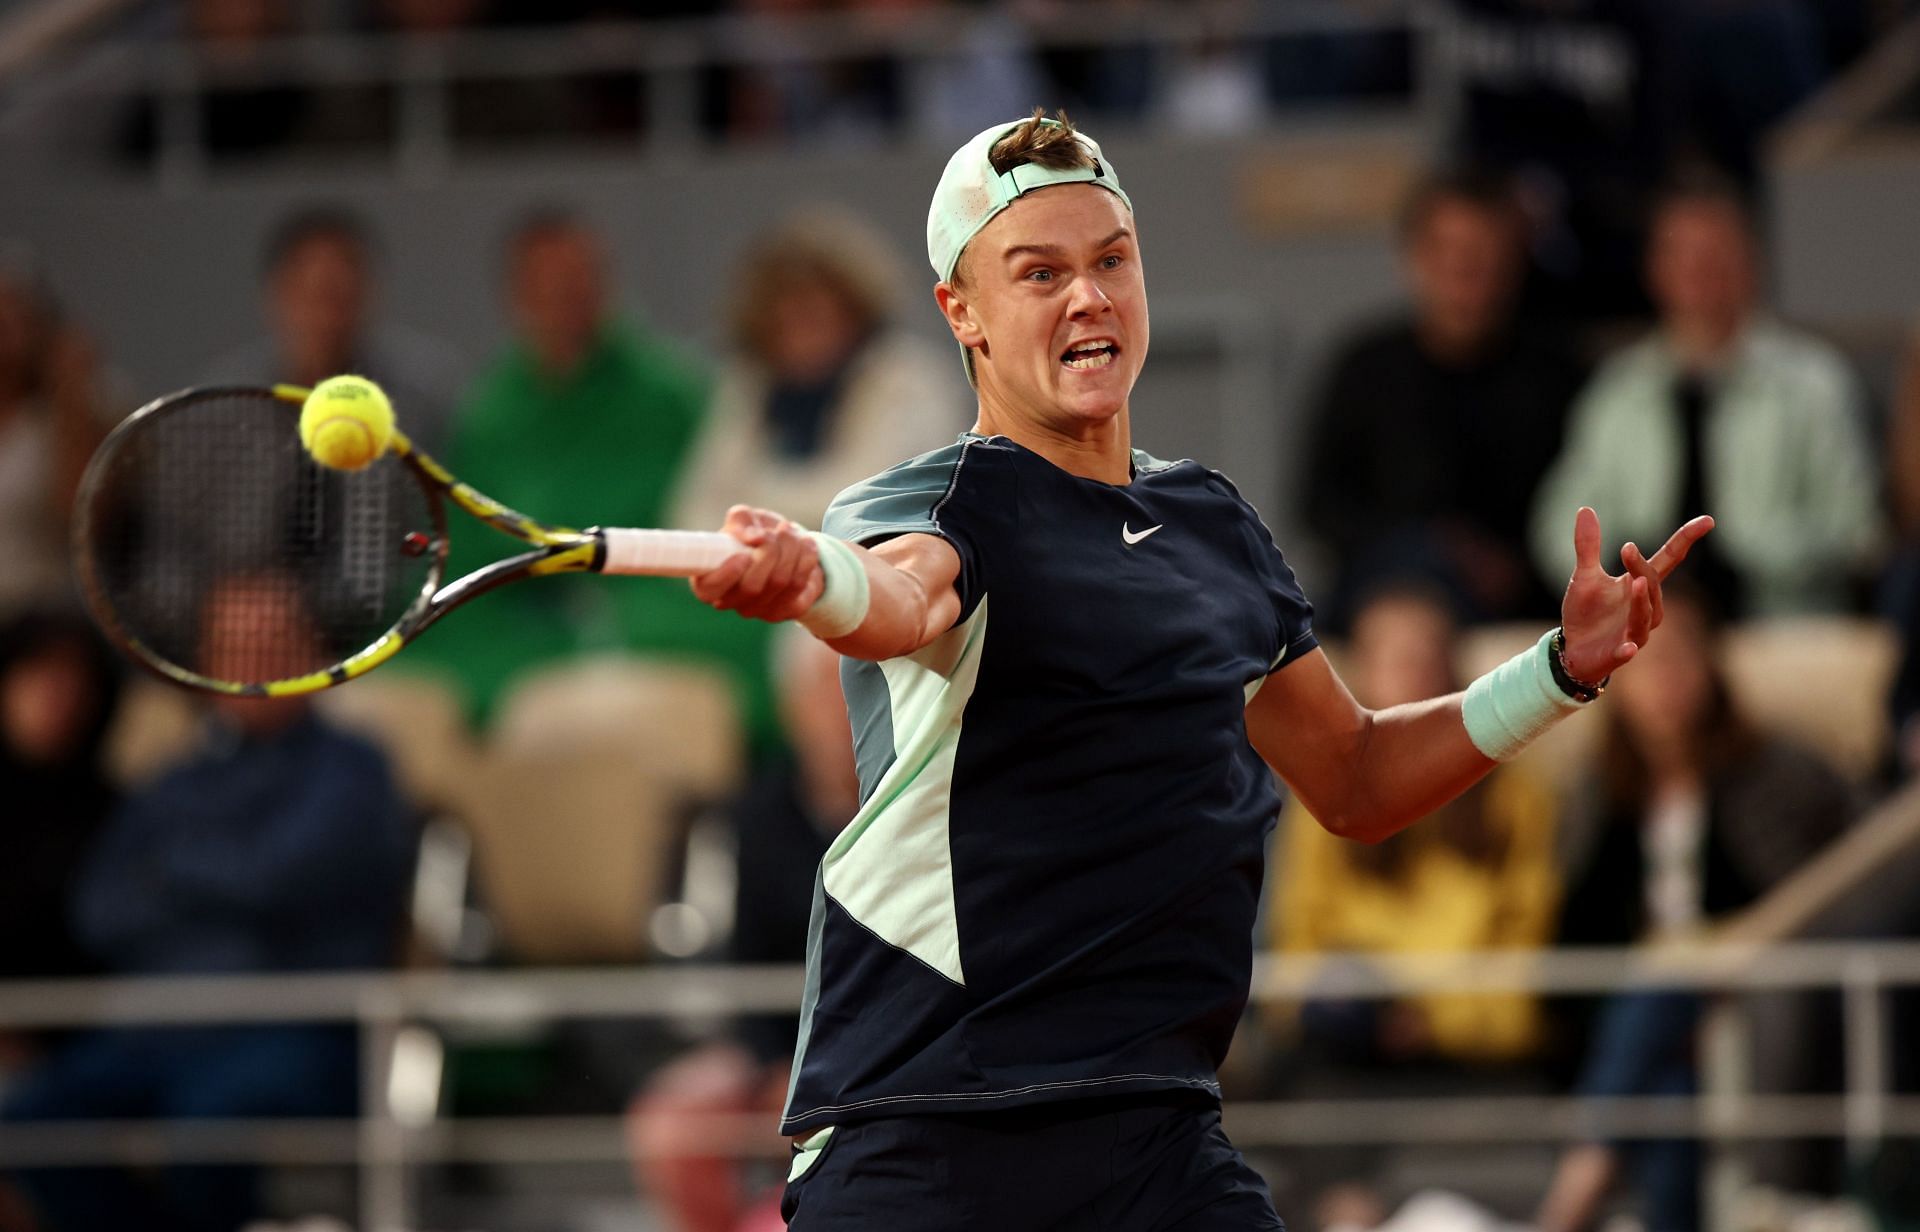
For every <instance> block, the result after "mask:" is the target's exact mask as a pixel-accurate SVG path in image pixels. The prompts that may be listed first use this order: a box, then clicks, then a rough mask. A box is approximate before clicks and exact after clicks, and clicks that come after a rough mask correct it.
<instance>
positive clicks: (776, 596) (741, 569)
mask: <svg viewBox="0 0 1920 1232" xmlns="http://www.w3.org/2000/svg"><path fill="white" fill-rule="evenodd" d="M720 529H721V531H722V532H723V533H725V534H728V535H732V536H733V537H734V538H735V539H737V540H739V541H740V542H741V543H743V544H745V545H746V546H747V547H749V548H752V549H753V550H752V551H751V552H746V553H743V554H741V555H739V556H735V557H733V558H732V559H730V560H728V561H727V562H726V563H724V564H722V565H720V566H719V567H717V568H714V569H710V570H708V571H707V572H706V573H703V574H701V575H700V576H698V577H696V578H693V579H692V585H693V593H694V596H695V597H696V598H698V599H699V600H700V601H701V602H702V603H706V604H709V605H711V606H713V607H716V608H719V609H721V610H722V611H730V612H738V613H740V614H741V615H742V616H750V617H752V618H753V619H755V620H769V621H780V620H793V619H795V618H796V617H798V616H800V615H802V614H804V613H805V612H806V610H807V609H808V608H810V607H812V606H813V603H814V600H816V599H818V598H819V597H820V592H821V591H822V590H824V589H825V587H826V577H825V575H824V574H823V573H822V572H821V570H820V549H819V547H818V546H817V545H816V544H815V543H814V541H813V539H812V537H811V536H809V535H808V534H807V533H806V531H804V530H802V529H801V528H800V527H799V526H797V525H795V524H794V523H792V522H789V521H787V520H786V519H785V518H783V517H781V516H780V515H779V514H777V513H774V512H772V511H771V510H767V509H753V508H750V507H748V506H746V505H735V506H734V507H733V508H731V509H729V510H727V520H726V521H725V522H724V523H723V524H722V525H721V527H720Z"/></svg>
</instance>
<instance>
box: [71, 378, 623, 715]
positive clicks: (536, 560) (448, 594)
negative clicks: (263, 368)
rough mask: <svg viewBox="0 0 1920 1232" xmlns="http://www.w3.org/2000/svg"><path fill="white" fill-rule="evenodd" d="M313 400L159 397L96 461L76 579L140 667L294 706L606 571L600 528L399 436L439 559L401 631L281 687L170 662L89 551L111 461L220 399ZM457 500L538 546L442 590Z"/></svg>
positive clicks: (247, 390)
mask: <svg viewBox="0 0 1920 1232" xmlns="http://www.w3.org/2000/svg"><path fill="white" fill-rule="evenodd" d="M307 393H308V390H307V389H306V388H304V387H302V386H299V385H271V386H249V385H205V386H192V387H189V388H186V389H181V390H177V391H175V392H173V393H170V394H166V395H164V396H162V397H159V398H155V399H154V400H153V401H151V402H149V403H147V404H146V405H145V406H142V407H141V408H140V409H138V410H136V411H134V412H133V413H132V414H131V415H129V416H127V418H126V419H124V420H123V421H121V422H120V423H119V424H118V425H117V426H115V427H114V429H113V431H111V432H109V433H108V434H107V437H106V439H105V440H104V441H103V442H102V443H101V445H100V448H99V449H98V450H97V451H96V452H95V453H94V456H93V457H92V459H90V460H89V461H88V463H87V469H86V471H85V473H84V474H83V476H82V477H81V481H80V488H79V493H78V495H77V496H76V498H75V502H74V520H73V562H74V573H75V575H76V576H77V577H78V579H79V581H80V591H81V595H82V596H83V597H84V599H85V601H86V604H87V607H88V609H89V611H91V612H92V614H93V617H94V620H95V622H96V623H98V624H99V626H100V628H101V630H102V631H103V632H105V633H106V635H107V636H108V638H109V639H110V640H112V641H113V642H114V643H115V644H116V645H118V646H120V647H121V648H122V649H123V650H124V651H125V652H126V653H127V654H128V655H129V657H131V658H132V659H133V660H134V662H136V663H138V664H139V665H140V666H141V667H143V668H146V669H147V670H149V671H151V672H153V673H155V674H156V675H158V676H160V677H161V678H163V679H165V680H170V681H172V682H173V683H175V684H179V685H184V686H186V687H187V688H191V689H197V690H200V691H202V692H207V693H218V694H223V695H226V696H230V697H293V696H299V695H301V694H306V693H316V692H318V691H320V690H321V689H328V688H332V687H334V686H336V685H341V684H345V683H346V682H347V681H349V680H353V679H355V678H356V677H359V676H364V675H365V674H366V673H368V672H370V671H372V670H373V669H374V668H376V667H379V666H380V665H381V664H382V663H385V662H386V661H387V660H389V659H391V658H393V656H394V655H396V654H398V653H399V651H400V649H401V648H402V647H403V646H405V645H406V644H407V643H409V642H410V641H412V640H413V639H414V638H415V637H418V636H419V635H420V633H421V632H423V631H424V630H426V629H427V628H428V627H430V626H431V625H432V624H433V623H434V622H435V621H437V620H439V619H440V618H441V617H442V616H444V615H446V614H447V613H448V612H450V611H452V610H453V609H454V608H456V607H458V606H460V605H461V604H462V603H465V602H467V601H468V600H470V599H474V598H477V597H478V596H480V595H483V594H485V593H487V592H488V591H490V590H493V589H495V588H497V587H500V586H503V585H505V584H506V583H508V582H513V581H518V580H519V579H521V578H525V577H540V576H543V575H546V574H554V573H597V572H599V571H600V570H601V569H602V568H603V567H604V566H605V564H606V558H607V546H606V536H605V533H604V532H603V531H602V530H601V529H600V528H599V527H588V528H587V529H585V530H573V529H570V528H568V527H563V526H552V525H548V524H547V523H544V522H541V521H538V520H537V519H534V518H530V517H528V516H527V515H526V514H524V513H521V512H519V511H518V510H516V509H510V508H508V507H507V506H505V505H503V504H501V503H500V502H499V501H496V500H494V499H493V498H492V497H490V496H488V495H486V494H485V493H484V492H480V491H478V490H477V489H475V488H473V487H472V486H471V485H469V484H466V483H464V482H462V481H460V480H458V479H456V478H454V476H453V475H452V473H451V472H449V471H448V470H447V468H446V467H444V466H442V465H441V464H440V463H439V462H437V461H435V460H434V459H433V458H432V457H431V456H430V455H428V454H426V453H424V452H422V451H421V450H419V449H417V448H416V447H415V446H414V444H413V441H412V440H411V439H410V438H409V437H408V436H407V434H406V433H405V432H402V431H401V430H400V429H399V428H397V427H396V428H394V430H393V434H392V437H391V440H390V441H389V443H388V445H387V449H386V452H387V453H388V454H391V455H392V456H393V458H394V460H395V461H396V462H397V463H399V464H400V465H401V466H404V467H405V468H406V469H407V472H408V473H409V474H410V475H411V476H412V477H413V479H414V481H415V482H417V483H418V484H419V485H420V487H421V490H422V492H423V493H424V495H425V498H426V505H427V509H428V513H429V518H430V521H431V526H432V530H431V539H430V543H429V550H430V551H431V552H432V559H431V560H430V561H429V562H428V568H427V577H426V580H425V582H424V583H423V584H422V585H421V588H420V592H419V594H418V595H416V596H415V597H414V599H413V600H412V602H410V603H409V604H408V605H407V608H406V610H405V611H403V612H402V613H401V615H400V618H399V619H398V620H396V621H395V622H394V624H393V626H392V627H391V628H390V629H388V630H387V631H386V632H385V633H383V634H381V635H380V636H379V637H377V638H375V639H374V640H373V641H372V642H370V643H368V644H367V645H366V646H365V647H363V648H362V649H360V650H358V651H355V652H354V653H353V654H351V655H348V656H347V657H346V658H344V659H342V660H341V661H340V662H338V663H335V664H334V665H332V666H331V667H325V668H322V669H320V670H318V671H314V672H308V673H306V674H304V675H300V676H290V677H286V678H283V679H280V680H267V681H249V682H241V681H234V680H219V679H216V678H214V677H211V676H205V675H202V674H200V673H198V672H195V671H191V670H189V669H187V668H184V667H181V666H180V665H179V664H177V663H174V662H172V661H170V660H168V659H166V658H165V657H163V656H162V655H160V654H158V653H157V652H155V651H154V650H153V649H152V648H151V647H149V646H148V645H147V644H146V643H144V642H143V641H141V640H140V638H139V637H138V636H136V635H135V634H134V633H133V632H132V630H130V629H128V628H126V626H125V625H124V624H123V623H122V622H121V621H120V619H119V618H118V616H117V615H116V614H115V611H114V605H113V604H112V602H111V601H110V600H109V599H108V598H107V592H106V588H105V586H104V584H103V582H102V580H101V578H100V577H99V576H98V574H97V572H96V570H95V568H94V563H93V554H92V552H91V551H89V548H88V545H90V544H91V543H92V542H93V535H94V533H95V528H94V524H93V505H94V501H93V499H92V498H93V497H94V495H95V494H96V492H97V490H98V489H99V488H100V486H101V485H102V484H103V483H104V482H105V481H106V475H107V468H108V465H109V463H110V461H111V459H113V458H114V457H115V456H116V455H117V453H118V451H119V448H120V447H121V446H122V445H124V443H125V440H126V438H127V437H129V436H131V435H133V434H134V433H137V432H141V431H143V430H144V429H145V428H146V427H147V426H148V425H150V424H151V422H152V421H153V420H154V419H155V418H157V417H159V416H161V415H166V414H169V413H172V412H175V411H179V410H182V409H184V408H186V407H188V406H191V405H193V404H194V403H196V402H203V401H209V400H213V399H218V398H243V397H253V398H262V397H264V398H268V399H271V400H273V401H276V402H279V403H282V404H284V405H286V406H287V407H289V408H290V409H291V410H292V411H293V412H294V413H295V414H297V413H298V412H299V409H300V406H301V404H302V403H304V402H305V401H306V399H307ZM379 461H380V460H379V459H375V461H374V463H373V465H379ZM315 465H319V464H318V463H315ZM448 500H451V501H452V502H453V503H454V504H456V505H458V506H459V507H460V508H461V509H463V510H465V511H466V512H467V513H469V514H471V515H472V516H473V517H475V518H477V519H479V520H480V521H482V522H484V523H486V524H487V525H488V526H491V527H493V528H494V529H495V530H497V531H499V532H500V533H501V534H504V535H508V536H511V537H513V538H515V539H518V540H520V541H522V542H524V543H530V544H532V545H533V547H532V548H531V549H530V550H529V551H525V552H521V553H519V554H517V555H514V556H508V557H503V558H502V559H500V560H496V561H494V562H492V563H491V564H488V565H485V566H483V567H482V568H480V569H476V570H475V571H473V572H472V573H469V574H467V575H465V576H463V577H460V578H457V579H455V580H454V581H453V582H450V583H448V584H446V585H444V586H443V585H441V581H442V579H443V577H444V576H445V574H446V565H447V547H448V536H447V514H446V503H445V502H446V501H448Z"/></svg>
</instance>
